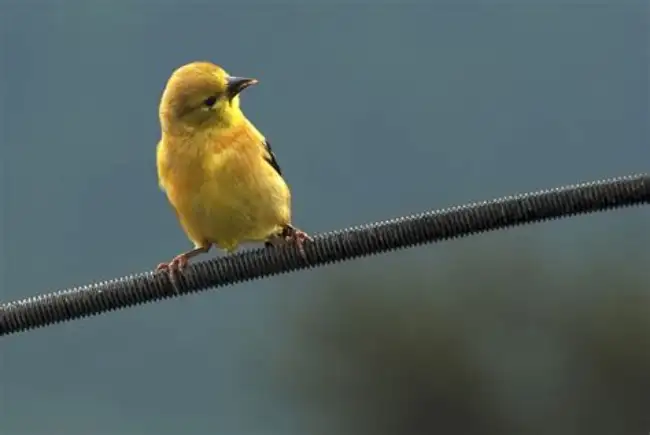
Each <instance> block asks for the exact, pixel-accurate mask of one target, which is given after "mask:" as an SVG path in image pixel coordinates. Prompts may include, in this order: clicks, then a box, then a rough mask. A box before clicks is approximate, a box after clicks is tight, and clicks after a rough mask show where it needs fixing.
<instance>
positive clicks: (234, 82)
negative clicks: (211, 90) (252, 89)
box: [226, 76, 257, 99]
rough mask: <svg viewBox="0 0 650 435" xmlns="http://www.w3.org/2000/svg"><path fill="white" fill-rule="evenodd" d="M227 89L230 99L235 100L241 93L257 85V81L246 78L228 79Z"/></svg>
mask: <svg viewBox="0 0 650 435" xmlns="http://www.w3.org/2000/svg"><path fill="white" fill-rule="evenodd" d="M226 83H227V89H228V95H229V96H230V98H231V99H232V98H235V96H237V95H238V94H239V93H240V92H241V91H243V90H244V89H246V88H247V87H249V86H251V85H255V84H257V80H256V79H247V78H244V77H232V76H231V77H228V79H227V82H226Z"/></svg>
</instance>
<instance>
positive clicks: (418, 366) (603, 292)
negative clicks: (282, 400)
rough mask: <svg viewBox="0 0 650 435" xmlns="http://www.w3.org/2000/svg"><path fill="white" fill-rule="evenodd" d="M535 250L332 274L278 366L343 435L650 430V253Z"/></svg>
mask: <svg viewBox="0 0 650 435" xmlns="http://www.w3.org/2000/svg"><path fill="white" fill-rule="evenodd" d="M485 246H488V247H489V245H485ZM535 250H536V249H535V248H532V247H528V248H523V249H522V247H521V246H519V247H516V248H513V247H512V246H510V247H506V249H502V250H500V251H499V252H498V255H495V256H493V257H494V258H491V257H490V256H485V255H483V256H481V255H477V254H476V253H474V252H471V251H469V250H465V251H462V252H461V253H460V254H459V255H458V256H457V257H455V258H454V259H453V261H452V262H451V263H452V264H453V265H452V264H447V265H436V268H435V270H431V268H430V266H429V265H426V266H424V267H419V268H418V267H415V268H412V267H410V266H404V265H402V266H401V269H402V270H400V271H399V272H398V271H388V270H390V269H388V268H386V269H384V270H386V271H382V270H380V268H376V269H375V268H373V269H372V271H371V272H372V273H364V272H363V271H359V272H358V273H355V272H351V273H349V274H348V275H346V276H345V277H341V278H338V279H329V286H328V288H327V289H326V290H323V291H322V292H321V293H320V294H321V295H322V298H321V299H320V300H318V299H316V300H314V301H313V305H310V306H309V307H307V308H306V309H305V311H304V312H303V313H302V314H300V315H299V316H297V317H296V318H294V319H293V320H294V321H295V325H294V326H293V329H294V331H296V334H297V335H296V337H295V339H296V349H295V351H294V352H295V354H293V353H292V354H291V355H289V356H287V361H288V362H287V364H286V366H284V367H283V368H282V369H281V370H282V371H285V370H286V373H283V375H282V376H280V377H279V378H280V379H290V380H291V381H290V383H289V384H288V387H287V388H288V390H289V392H290V394H291V395H292V397H293V399H294V400H295V403H296V405H297V406H301V407H303V406H304V407H305V408H306V409H307V413H308V415H310V416H311V419H310V420H309V423H310V424H313V425H314V426H316V425H319V426H320V425H325V426H326V427H331V428H335V429H336V430H337V433H342V434H343V433H345V434H347V433H349V434H397V433H399V434H427V433H459V434H460V433H462V434H486V433H549V434H551V433H552V434H578V433H589V434H612V433H617V434H626V433H646V432H647V430H648V429H649V428H650V315H649V312H650V295H649V294H648V293H647V291H646V290H645V289H647V288H648V287H649V286H650V279H648V278H649V277H648V275H647V274H645V275H643V274H642V273H641V272H642V271H643V268H644V267H645V264H646V263H645V262H647V258H645V259H644V258H641V257H637V258H631V259H629V261H628V262H627V264H625V265H622V264H619V263H618V262H617V261H616V259H613V258H612V259H608V258H607V257H608V256H610V255H609V254H608V253H599V254H598V258H596V257H594V258H593V259H590V260H588V261H587V266H586V267H577V268H576V267H571V266H568V265H562V263H560V262H558V264H556V265H553V266H550V265H548V262H546V264H545V262H544V261H543V259H542V258H538V257H537V256H536V255H535V254H532V252H535ZM479 252H480V251H479ZM485 252H488V251H485ZM612 257H613V256H612ZM402 264H403V263H402ZM395 266H398V264H397V262H396V263H395ZM574 266H575V265H574ZM405 267H406V268H408V270H404V269H405ZM412 269H414V270H412ZM366 272H367V271H366ZM323 422H324V423H323Z"/></svg>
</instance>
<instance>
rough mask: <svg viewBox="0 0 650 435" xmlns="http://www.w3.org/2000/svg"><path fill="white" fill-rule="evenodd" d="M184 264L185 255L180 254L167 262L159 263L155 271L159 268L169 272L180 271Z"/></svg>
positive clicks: (185, 261)
mask: <svg viewBox="0 0 650 435" xmlns="http://www.w3.org/2000/svg"><path fill="white" fill-rule="evenodd" d="M185 266H187V255H185V254H181V255H177V256H176V257H174V258H173V259H172V261H170V262H169V263H160V264H159V265H158V267H156V272H159V271H161V270H166V271H169V272H170V273H174V272H182V271H183V269H184V268H185Z"/></svg>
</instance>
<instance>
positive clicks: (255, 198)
mask: <svg viewBox="0 0 650 435" xmlns="http://www.w3.org/2000/svg"><path fill="white" fill-rule="evenodd" d="M256 83H257V80H255V79H250V78H241V77H233V76H230V75H229V74H228V73H226V71H224V70H223V69H222V68H221V67H219V66H217V65H215V64H213V63H210V62H192V63H190V64H187V65H183V66H181V67H180V68H178V69H177V70H176V71H174V73H173V74H172V76H171V77H170V78H169V81H168V82H167V85H166V87H165V90H164V92H163V95H162V99H161V101H160V108H159V116H160V125H161V130H162V131H161V139H160V142H159V143H158V147H157V156H156V157H157V158H156V166H157V169H158V181H159V184H160V187H161V188H162V189H163V191H164V192H165V193H166V194H167V198H168V199H169V202H170V203H171V204H172V206H173V208H174V209H175V211H176V215H177V217H178V220H179V221H180V224H181V226H182V228H183V230H184V231H185V233H186V234H187V236H188V237H189V239H190V240H191V241H192V243H194V249H192V250H190V251H187V252H184V253H182V254H180V255H177V256H176V257H174V258H173V259H172V260H171V261H170V262H168V263H161V264H160V265H159V266H158V270H161V269H168V270H175V269H182V268H183V267H184V266H185V265H186V264H187V262H188V260H189V259H190V258H192V257H194V256H196V255H198V254H200V253H203V252H208V251H209V250H210V247H211V246H212V245H213V244H214V245H216V246H218V247H220V248H222V249H225V250H226V251H227V252H233V251H235V250H236V249H237V247H238V246H239V244H240V243H242V242H262V241H263V242H265V244H266V245H267V246H269V245H271V246H272V245H276V244H278V242H280V243H282V242H292V243H295V244H296V245H297V247H298V248H299V250H300V252H301V253H303V254H304V251H303V242H304V241H305V240H311V238H310V237H309V236H308V235H307V234H306V233H304V232H303V231H301V230H299V229H297V228H295V227H294V226H292V225H291V193H290V191H289V187H288V186H287V184H286V183H285V181H284V179H283V178H282V171H281V170H280V166H279V165H278V162H277V160H276V158H275V155H274V154H273V152H272V150H271V145H270V144H269V141H268V140H266V139H265V138H264V136H263V135H262V134H261V133H260V132H259V131H258V130H257V129H256V128H255V126H254V125H253V124H252V123H251V122H250V121H249V120H248V119H247V118H246V116H244V114H243V112H242V111H241V109H240V100H239V93H240V92H241V91H243V90H244V89H246V88H247V87H249V86H251V85H254V84H256Z"/></svg>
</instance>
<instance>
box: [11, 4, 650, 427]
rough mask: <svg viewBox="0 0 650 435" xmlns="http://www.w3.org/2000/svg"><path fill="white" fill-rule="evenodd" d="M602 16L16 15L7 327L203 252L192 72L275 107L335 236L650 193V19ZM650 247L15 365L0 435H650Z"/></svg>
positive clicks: (344, 288)
mask: <svg viewBox="0 0 650 435" xmlns="http://www.w3.org/2000/svg"><path fill="white" fill-rule="evenodd" d="M582 3H583V4H582V5H579V4H577V3H574V2H572V4H571V5H570V4H568V3H563V2H552V4H551V2H549V3H548V4H544V3H543V2H541V1H540V2H535V1H528V2H522V3H519V4H518V5H514V4H506V3H499V4H496V3H495V4H488V2H477V3H475V4H470V3H467V2H464V3H463V4H462V5H461V4H457V5H455V6H451V5H444V4H441V3H435V4H434V3H432V4H429V5H397V4H382V5H380V4H376V5H369V4H368V5H354V6H344V5H341V4H339V5H324V4H319V3H312V2H310V4H303V5H301V6H297V5H290V4H288V3H284V4H282V3H276V4H269V5H263V4H260V3H257V4H255V5H240V6H236V5H235V3H234V2H232V4H230V5H225V4H223V3H220V2H214V3H210V2H207V1H206V2H185V1H181V0H165V1H160V2H155V1H154V0H148V1H139V2H126V1H116V2H113V3H111V2H107V1H98V0H97V1H50V2H48V1H46V0H38V1H35V0H30V1H23V2H20V1H17V0H2V1H1V2H0V36H1V40H2V42H1V56H0V92H1V94H0V96H1V100H0V110H1V112H0V120H1V123H0V127H1V128H0V134H1V138H2V140H1V141H0V149H1V152H2V154H1V159H2V160H1V161H2V189H1V195H2V214H0V219H1V221H0V222H1V223H2V230H3V231H2V244H1V246H2V250H1V251H2V252H1V253H0V255H1V257H0V264H1V265H2V273H1V275H0V276H1V278H2V282H1V287H0V300H2V301H6V300H11V299H17V298H21V297H27V296H31V295H34V294H37V293H42V292H46V291H52V290H56V289H60V288H65V287H69V286H73V285H80V284H85V283H87V282H91V281H95V280H100V279H107V278H112V277H115V276H121V275H125V274H129V273H134V272H138V271H143V270H147V269H150V268H152V267H153V266H154V265H155V264H157V263H158V262H160V261H162V260H166V259H168V258H170V256H172V255H174V254H176V253H178V252H180V251H181V250H184V249H186V248H187V247H189V246H190V245H189V242H188V241H187V240H186V238H185V236H184V235H183V234H182V232H181V230H180V229H179V227H178V225H177V223H176V221H175V218H174V215H173V213H172V212H171V210H170V208H169V206H168V205H167V203H166V199H165V197H164V195H163V194H162V192H160V191H159V190H158V187H157V182H156V177H155V160H154V153H155V145H156V142H157V140H158V138H159V131H158V119H157V105H158V99H159V96H160V93H161V90H162V88H163V86H164V84H165V81H166V79H167V77H168V76H169V74H170V73H171V72H172V70H173V69H174V68H176V67H178V66H179V65H181V64H183V63H185V62H189V61H192V60H203V59H206V60H212V61H214V62H216V63H219V64H222V65H223V66H224V67H225V68H226V69H227V70H228V71H229V72H231V73H233V74H236V75H244V76H252V77H256V78H258V79H259V80H260V82H261V83H260V85H259V86H257V87H255V88H253V89H251V90H249V91H246V93H245V95H244V97H243V107H244V110H245V111H246V113H247V114H248V115H249V117H250V118H251V119H252V120H253V121H254V122H255V123H256V124H257V125H258V126H259V128H260V129H261V130H262V131H263V132H264V133H265V134H266V135H267V137H268V138H269V139H270V140H271V142H272V143H273V146H274V149H275V150H276V154H277V155H278V158H279V161H280V164H281V165H282V167H283V169H284V171H285V174H286V178H287V180H288V182H289V184H290V185H291V187H292V190H293V195H294V215H295V223H296V224H297V225H298V226H300V227H302V228H304V229H305V230H307V231H310V232H314V233H317V232H322V231H329V230H334V229H338V228H342V227H346V226H351V225H356V224H360V223H364V222H368V221H374V220H381V219H386V218H391V217H396V216H399V215H402V214H407V213H412V212H418V211H422V210H426V209H431V208H437V207H443V206H449V205H454V204H460V203H465V202H468V201H473V200H481V199H487V198H491V197H495V196H501V195H506V194H511V193H516V192H523V191H528V190H532V189H537V188H546V187H553V186H556V185H561V184H566V183H572V182H578V181H587V180H592V179H598V178H604V177H609V176H615V175H623V174H626V173H633V172H639V171H647V170H648V163H649V161H650V148H649V139H650V129H649V124H648V120H649V119H650V118H649V115H650V113H649V110H648V99H649V95H650V94H649V85H648V77H649V75H648V74H649V65H648V62H649V47H648V37H649V16H648V7H647V4H646V3H645V2H640V1H639V2H630V1H628V2H624V1H617V2H614V1H612V2H609V5H607V3H602V2H601V3H600V4H599V5H596V4H585V2H582ZM648 219H650V213H649V212H648V210H647V209H632V210H625V211H618V212H612V213H608V214H603V215H598V216H589V217H581V218H576V219H572V220H566V221H560V222H553V223H548V224H544V225H538V226H534V227H530V228H522V229H516V230H512V231H509V232H504V233H499V234H490V235H485V236H480V237H475V238H472V239H468V240H463V241H456V242H450V243H445V244H442V245H437V246H431V247H425V248H419V249H416V250H412V251H408V252H401V253H394V254H390V255H387V256H382V257H378V258H373V259H365V260H361V261H356V262H352V263H349V264H345V265H337V266H330V267H328V268H325V269H321V270H316V271H309V272H303V273H298V274H294V275H288V276H281V277H276V278H272V279H267V280H264V281H258V282H254V283H249V284H244V285H239V286H237V287H234V288H228V289H226V290H223V291H219V292H208V293H205V294H201V295H198V296H190V297H184V298H181V299H178V300H174V301H165V302H162V303H159V304H154V305H148V306H144V307H139V308H136V309H130V310H126V311H123V312H116V313H110V314H108V315H105V316H101V317H96V318H92V319H89V320H81V321H76V322H72V323H69V324H63V325H58V326H53V327H50V328H47V329H43V330H38V331H33V332H29V333H25V334H21V335H16V336H12V337H8V338H5V339H3V340H2V341H1V343H0V352H1V353H0V369H1V372H0V400H1V402H0V405H1V406H0V417H1V418H0V433H2V434H70V435H75V434H115V433H122V434H177V433H178V434H180V433H187V434H207V433H212V434H231V433H241V434H293V433H295V434H298V433H337V432H338V433H429V432H432V431H435V430H436V429H437V430H441V431H450V432H448V433H453V432H455V433H460V432H462V431H465V433H489V432H490V431H491V430H493V431H495V433H505V432H508V431H514V432H518V433H522V432H520V431H525V432H526V433H554V434H558V433H581V432H582V431H586V430H587V429H588V430H589V431H590V433H592V434H593V433H598V431H599V430H602V431H604V433H605V432H606V433H625V432H626V431H628V430H629V431H632V430H635V431H636V430H645V431H646V432H647V430H648V429H650V422H649V421H648V420H650V418H649V417H646V415H650V412H646V411H647V410H646V409H645V406H644V404H649V403H650V374H648V367H650V321H648V320H647V319H650V290H649V289H650V273H649V272H648V267H647V266H648V261H649V260H650V248H648V246H649V245H648V243H649V242H650V235H649V233H650V231H649V229H650V225H649V224H648V222H649V221H648ZM581 316H582V317H581ZM626 322H627V323H626ZM576 331H578V332H576ZM579 331H583V332H584V333H579ZM585 331H586V332H585ZM572 334H573V335H572ZM581 334H582V335H581ZM571 337H573V338H571ZM567 340H568V341H567ZM369 343H370V344H369ZM450 343H452V344H450ZM589 343H596V344H597V345H596V344H594V345H593V346H591V345H590V344H589ZM367 346H370V350H367V349H366V347H367ZM589 346H591V347H589ZM363 349H366V350H363ZM459 349H461V350H459ZM589 349H592V350H591V351H590V350H589ZM593 349H597V350H593ZM598 349H600V350H598ZM589 352H592V353H589ZM608 358H609V359H608ZM603 361H605V362H606V363H607V364H605V363H603ZM611 361H613V362H611ZM610 362H611V364H610ZM601 363H602V364H605V365H604V366H603V367H605V369H602V370H605V371H604V372H601V371H599V370H601V368H599V367H601V365H602V364H601ZM384 366H386V368H385V369H384V368H381V367H384ZM414 367H416V368H414ZM607 370H609V371H607ZM603 373H609V375H607V376H610V377H609V378H608V377H607V376H606V375H604V374H603ZM412 378H413V379H416V380H415V381H413V379H412ZM604 379H605V380H604ZM606 379H610V381H606ZM607 382H609V383H607ZM626 382H627V383H626ZM418 388H420V389H423V390H426V394H423V395H418V394H417V392H415V390H416V389H418ZM635 388H637V389H635ZM432 392H433V393H432ZM430 394H433V395H434V396H435V400H433V399H430ZM479 397H480V398H481V400H478V399H477V398H479ZM416 408H417V409H418V411H417V412H416V413H414V411H413V410H414V409H416ZM648 408H649V409H650V405H648ZM433 416H435V418H434V417H433ZM382 431H384V432H382ZM514 432H513V433H514ZM630 433H631V432H630ZM636 433H642V432H636Z"/></svg>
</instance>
